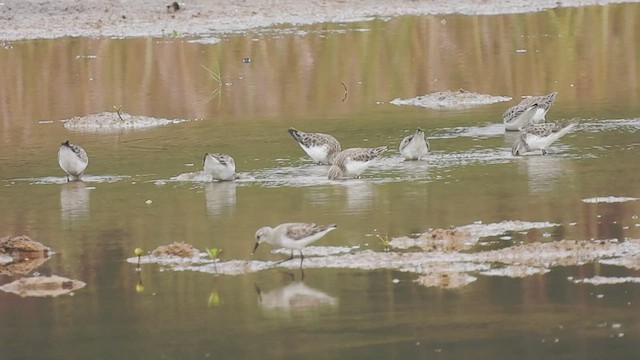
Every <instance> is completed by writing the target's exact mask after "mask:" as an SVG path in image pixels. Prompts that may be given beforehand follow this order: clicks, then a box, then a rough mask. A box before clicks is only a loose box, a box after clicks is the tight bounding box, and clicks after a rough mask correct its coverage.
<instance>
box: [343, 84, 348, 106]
mask: <svg viewBox="0 0 640 360" xmlns="http://www.w3.org/2000/svg"><path fill="white" fill-rule="evenodd" d="M342 87H344V97H343V98H342V102H344V101H345V100H347V95H348V94H349V90H347V85H345V83H344V81H343V82H342Z"/></svg>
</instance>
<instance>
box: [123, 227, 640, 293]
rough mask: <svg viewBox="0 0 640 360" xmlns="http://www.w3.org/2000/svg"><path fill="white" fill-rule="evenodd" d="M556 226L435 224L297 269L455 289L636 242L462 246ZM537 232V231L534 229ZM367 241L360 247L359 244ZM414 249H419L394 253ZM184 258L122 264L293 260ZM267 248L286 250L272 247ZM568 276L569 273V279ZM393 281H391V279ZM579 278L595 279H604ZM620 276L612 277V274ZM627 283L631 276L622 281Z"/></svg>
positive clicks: (587, 259) (627, 251) (620, 255)
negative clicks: (386, 276)
mask: <svg viewBox="0 0 640 360" xmlns="http://www.w3.org/2000/svg"><path fill="white" fill-rule="evenodd" d="M556 226H559V225H558V224H553V223H548V222H527V221H503V222H501V223H493V224H482V223H480V222H478V223H475V224H469V225H464V226H460V227H456V228H451V229H435V230H431V231H428V232H425V233H423V234H421V235H420V236H419V237H417V238H408V237H400V238H395V239H392V240H390V241H389V245H390V247H391V251H377V250H376V249H373V248H369V249H365V248H362V247H361V246H353V247H333V246H312V247H308V248H305V249H304V253H305V260H304V268H305V269H311V268H334V269H337V268H340V269H354V270H395V271H400V272H408V273H414V274H417V275H418V277H417V279H415V280H414V281H415V282H416V283H418V284H420V285H422V286H427V287H441V288H460V287H463V286H466V285H468V284H470V283H472V282H474V281H476V279H477V277H476V276H477V275H483V276H502V277H512V278H525V277H529V276H535V275H542V274H546V273H548V272H550V271H551V270H552V269H553V268H556V267H562V266H579V265H583V264H588V263H596V262H600V263H607V264H612V265H618V266H624V267H629V266H631V268H633V264H635V261H637V259H638V258H639V257H640V240H631V239H628V240H626V241H623V242H620V241H618V240H615V239H611V240H560V241H552V242H544V241H540V242H534V243H527V244H520V245H513V246H508V247H505V248H501V249H497V250H487V251H482V250H481V251H478V252H468V251H467V250H468V249H470V248H471V247H472V246H473V245H475V244H477V243H478V241H479V240H480V239H482V238H487V237H495V236H500V235H503V236H502V237H501V239H502V238H506V237H509V238H510V236H507V235H508V234H512V233H514V232H518V233H528V232H529V231H533V230H537V229H549V230H550V229H552V228H554V227H556ZM541 237H542V238H543V237H544V234H542V235H541ZM366 246H368V245H365V247H366ZM415 248H421V250H419V251H410V252H404V251H403V252H396V251H397V250H400V249H415ZM192 251H193V252H189V256H188V257H181V256H174V255H175V254H174V252H168V253H167V252H157V253H156V252H154V253H152V254H151V255H150V256H142V257H141V258H140V259H137V258H129V259H127V261H128V262H129V263H138V262H139V263H142V264H150V263H156V264H160V265H163V266H165V267H166V268H167V269H171V270H175V271H199V272H205V273H210V274H214V275H242V274H249V273H255V272H259V271H264V270H268V269H272V268H284V269H297V268H299V267H300V261H299V259H295V260H292V261H285V262H279V261H262V260H257V259H252V260H244V259H235V260H229V261H220V260H219V259H217V260H216V261H213V260H211V259H206V258H205V255H204V254H202V253H201V254H198V253H197V250H192ZM272 252H273V253H283V254H286V253H287V252H286V251H283V250H276V251H272ZM571 280H573V279H571ZM394 281H395V280H394ZM581 281H583V282H585V283H590V284H594V285H600V284H604V283H606V281H602V280H599V281H598V282H594V281H591V280H588V279H583V280H581ZM614 281H620V280H614ZM624 281H627V282H630V281H634V280H628V279H625V280H624Z"/></svg>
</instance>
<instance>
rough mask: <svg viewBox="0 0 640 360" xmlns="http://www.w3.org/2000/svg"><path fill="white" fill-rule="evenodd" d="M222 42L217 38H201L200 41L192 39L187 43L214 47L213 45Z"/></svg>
mask: <svg viewBox="0 0 640 360" xmlns="http://www.w3.org/2000/svg"><path fill="white" fill-rule="evenodd" d="M221 41H222V40H220V39H219V38H217V37H213V36H211V37H201V38H198V39H191V40H188V41H187V42H188V43H190V44H204V45H213V44H217V43H219V42H221Z"/></svg>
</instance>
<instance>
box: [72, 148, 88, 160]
mask: <svg viewBox="0 0 640 360" xmlns="http://www.w3.org/2000/svg"><path fill="white" fill-rule="evenodd" d="M69 147H70V148H71V150H73V153H74V154H76V155H77V156H78V157H79V158H80V160H82V161H84V162H89V156H87V152H86V151H84V149H83V148H81V147H80V146H78V145H70V146H69Z"/></svg>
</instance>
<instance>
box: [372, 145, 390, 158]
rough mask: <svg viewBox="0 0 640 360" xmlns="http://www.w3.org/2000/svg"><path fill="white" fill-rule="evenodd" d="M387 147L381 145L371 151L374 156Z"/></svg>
mask: <svg viewBox="0 0 640 360" xmlns="http://www.w3.org/2000/svg"><path fill="white" fill-rule="evenodd" d="M387 149H388V148H387V147H386V146H379V147H377V148H373V149H371V150H372V151H371V152H372V153H373V155H374V156H379V155H380V154H382V153H383V152H385V151H387Z"/></svg>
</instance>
